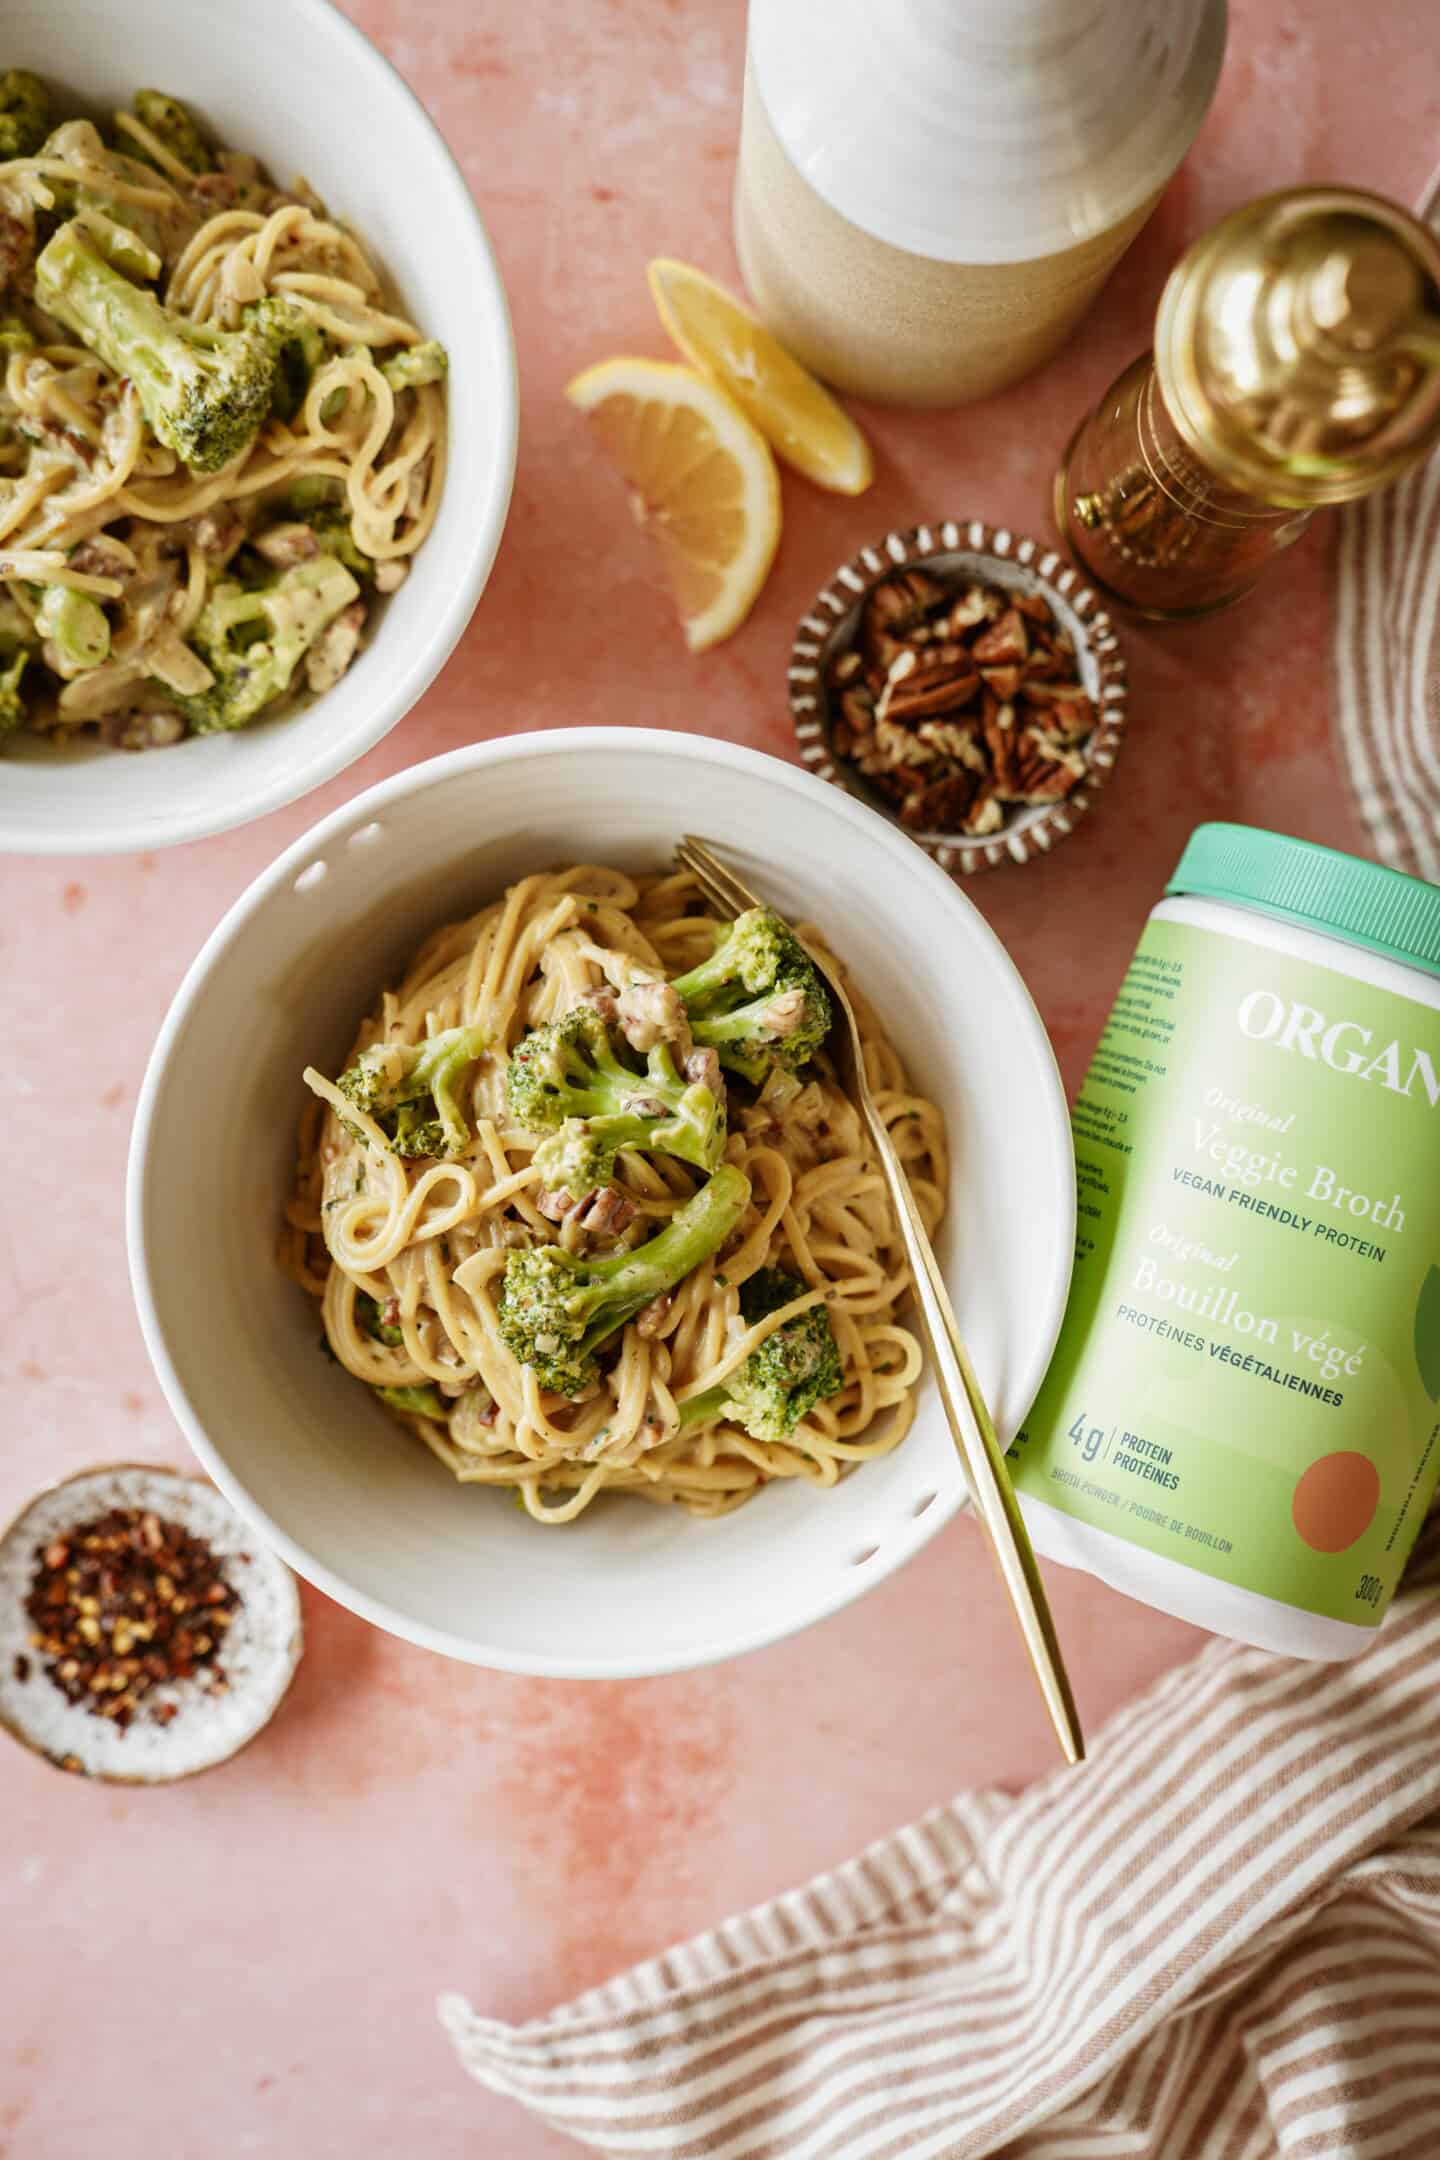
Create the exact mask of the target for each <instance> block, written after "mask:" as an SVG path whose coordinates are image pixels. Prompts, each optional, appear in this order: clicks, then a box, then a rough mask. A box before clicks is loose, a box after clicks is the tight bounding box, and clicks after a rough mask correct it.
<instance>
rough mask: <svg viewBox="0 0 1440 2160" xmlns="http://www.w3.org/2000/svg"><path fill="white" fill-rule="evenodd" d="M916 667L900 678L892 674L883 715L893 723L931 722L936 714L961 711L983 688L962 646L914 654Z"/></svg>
mask: <svg viewBox="0 0 1440 2160" xmlns="http://www.w3.org/2000/svg"><path fill="white" fill-rule="evenodd" d="M911 659H912V661H913V663H914V664H913V665H912V666H911V667H909V668H907V669H906V670H905V672H904V674H903V675H900V676H898V678H897V672H896V671H897V669H898V667H899V665H900V663H899V662H897V663H896V668H892V669H891V672H890V681H889V682H888V683H887V684H886V688H885V695H884V696H883V697H882V699H881V700H880V707H879V710H880V712H881V713H882V714H883V715H884V716H885V717H886V718H887V719H890V720H908V721H914V720H922V719H928V718H929V716H930V715H931V714H932V713H949V712H958V711H959V710H960V708H961V706H962V705H965V704H967V703H968V702H969V700H970V699H971V698H972V697H973V696H974V694H975V692H976V691H977V690H978V689H979V687H980V676H979V674H978V672H977V670H976V669H975V668H974V667H972V666H971V664H970V661H969V658H968V656H967V654H966V653H965V651H964V648H963V647H962V646H959V645H951V644H944V645H932V646H930V647H929V648H928V650H926V651H925V652H923V653H913V654H912V655H911Z"/></svg>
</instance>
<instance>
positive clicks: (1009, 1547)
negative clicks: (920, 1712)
mask: <svg viewBox="0 0 1440 2160" xmlns="http://www.w3.org/2000/svg"><path fill="white" fill-rule="evenodd" d="M675 856H676V860H677V861H678V862H679V863H680V864H681V865H682V866H683V867H684V868H685V869H687V870H690V871H692V872H693V873H694V875H695V876H696V877H697V878H698V879H699V881H700V884H701V885H702V886H703V887H704V889H705V891H706V893H707V894H708V895H709V897H710V898H711V899H712V900H713V901H714V902H715V903H716V905H717V906H719V907H720V908H723V909H724V910H725V912H726V913H727V914H729V915H739V914H742V913H743V912H744V910H745V909H746V908H752V907H765V906H767V905H768V902H766V901H764V900H762V899H761V898H760V896H759V894H758V893H756V892H754V891H752V889H751V888H750V886H748V885H747V884H746V883H745V881H744V879H743V878H741V877H740V876H738V875H737V873H736V872H735V871H733V870H732V869H730V868H729V866H728V865H727V864H726V863H723V862H722V861H721V860H720V858H719V856H718V855H715V854H714V853H712V851H711V850H710V849H709V848H708V847H707V846H706V845H705V843H704V841H703V840H697V839H696V838H695V837H694V835H693V834H691V833H687V834H686V835H685V837H684V839H683V840H682V841H681V843H680V845H679V846H678V847H677V848H676V850H675ZM811 957H812V958H813V959H814V961H815V964H816V966H817V967H819V969H820V970H821V972H822V974H823V975H824V977H825V979H826V981H827V982H828V984H829V985H830V989H831V991H832V993H833V995H834V998H835V1003H836V1005H837V1006H838V1007H839V1011H840V1017H841V1023H842V1024H841V1025H840V1026H839V1027H838V1028H836V1029H834V1030H833V1031H832V1034H831V1039H830V1045H829V1048H830V1053H831V1056H832V1057H833V1058H834V1060H835V1065H836V1071H837V1074H838V1076H839V1079H840V1083H841V1085H842V1086H843V1087H844V1088H845V1090H846V1092H847V1093H848V1094H849V1096H850V1098H851V1100H852V1101H853V1102H854V1103H855V1104H856V1105H857V1107H858V1108H859V1110H860V1113H861V1115H862V1117H863V1118H864V1120H865V1123H866V1126H867V1128H868V1130H869V1133H870V1138H871V1140H872V1141H873V1143H874V1146H875V1151H876V1153H877V1155H878V1156H879V1158H880V1168H881V1170H882V1171H883V1172H884V1176H885V1182H886V1184H887V1185H888V1187H889V1189H890V1197H891V1199H892V1200H893V1202H894V1204H895V1213H896V1217H897V1219H898V1221H899V1225H900V1235H901V1237H902V1239H903V1240H904V1244H905V1251H906V1254H907V1256H908V1258H909V1261H910V1272H911V1276H912V1279H913V1281H914V1286H915V1300H916V1303H917V1305H918V1306H919V1308H920V1315H921V1320H922V1324H923V1328H924V1333H925V1335H926V1337H927V1339H928V1342H929V1346H930V1359H931V1366H932V1369H933V1371H934V1374H935V1379H936V1383H937V1385H938V1387H939V1390H940V1400H941V1402H942V1404H943V1405H944V1409H945V1418H946V1422H947V1423H948V1425H949V1427H950V1435H951V1438H952V1439H953V1440H954V1442H955V1446H956V1449H957V1451H958V1453H959V1456H960V1460H961V1463H962V1464H963V1465H964V1469H965V1476H966V1481H967V1483H968V1484H969V1487H970V1499H971V1503H972V1505H973V1507H974V1509H975V1513H976V1515H977V1516H978V1517H979V1519H980V1523H981V1525H982V1527H983V1528H984V1530H985V1532H986V1535H987V1537H988V1539H989V1543H990V1550H991V1553H992V1555H993V1557H994V1560H995V1564H996V1566H997V1567H998V1569H999V1570H1000V1578H1001V1580H1002V1582H1003V1583H1004V1585H1005V1589H1006V1592H1007V1594H1008V1596H1009V1599H1010V1603H1011V1605H1012V1606H1013V1608H1014V1611H1015V1618H1016V1620H1017V1622H1018V1624H1019V1628H1020V1633H1021V1635H1022V1637H1023V1638H1024V1642H1025V1648H1026V1650H1027V1651H1028V1653H1029V1657H1030V1663H1031V1666H1032V1667H1033V1669H1034V1673H1035V1678H1036V1680H1037V1681H1038V1682H1039V1686H1040V1692H1041V1694H1042V1695H1043V1696H1044V1698H1045V1707H1046V1709H1047V1710H1048V1711H1049V1713H1050V1720H1051V1723H1052V1724H1053V1725H1054V1727H1055V1732H1056V1736H1057V1738H1058V1739H1059V1742H1060V1745H1061V1747H1062V1748H1063V1750H1064V1752H1065V1758H1066V1761H1067V1762H1072V1763H1077V1762H1080V1761H1082V1760H1083V1759H1084V1755H1085V1740H1084V1735H1083V1734H1082V1732H1081V1730H1080V1719H1079V1716H1078V1714H1077V1712H1076V1709H1075V1698H1074V1696H1073V1694H1072V1693H1071V1690H1070V1681H1069V1678H1068V1676H1067V1674H1066V1671H1065V1661H1064V1659H1063V1658H1062V1656H1061V1654H1060V1645H1059V1643H1058V1641H1057V1640H1056V1635H1055V1623H1054V1620H1053V1619H1052V1618H1051V1615H1050V1606H1049V1603H1048V1601H1047V1599H1046V1596H1045V1586H1044V1584H1043V1583H1042V1582H1041V1580H1040V1571H1039V1569H1038V1568H1037V1566H1036V1564H1035V1555H1034V1553H1033V1551H1032V1550H1031V1547H1030V1538H1029V1534H1028V1532H1027V1531H1026V1528H1025V1521H1024V1517H1023V1516H1022V1515H1021V1513H1020V1507H1019V1503H1018V1501H1017V1500H1016V1498H1015V1491H1014V1488H1013V1486H1012V1485H1011V1483H1010V1475H1009V1472H1008V1471H1007V1469H1006V1467H1005V1454H1004V1450H1003V1449H1002V1447H1001V1445H1000V1440H999V1436H998V1435H997V1433H996V1431H995V1423H994V1420H993V1418H992V1417H991V1415H990V1412H989V1409H988V1408H987V1406H986V1402H985V1397H984V1395H983V1394H982V1392H981V1389H980V1384H979V1382H978V1381H977V1379H976V1377H975V1370H974V1367H973V1366H972V1365H971V1362H970V1357H969V1353H968V1352H967V1350H966V1348H965V1344H964V1341H963V1339H962V1337H961V1334H960V1330H959V1328H958V1326H957V1325H956V1321H955V1314H954V1312H953V1310H952V1309H951V1305H950V1298H949V1295H948V1293H947V1291H946V1288H945V1283H944V1278H943V1277H942V1276H941V1273H940V1267H939V1263H938V1262H937V1260H936V1258H935V1254H934V1250H933V1248H932V1247H931V1244H930V1239H929V1237H928V1235H927V1234H926V1230H925V1225H924V1223H923V1222H922V1221H921V1219H920V1211H919V1209H918V1208H917V1207H916V1205H915V1199H914V1195H913V1194H912V1193H911V1190H910V1181H909V1179H908V1178H907V1177H906V1175H905V1172H904V1170H903V1168H902V1167H901V1163H900V1158H899V1156H898V1155H897V1154H896V1152H895V1145H894V1142H893V1141H892V1140H891V1138H890V1134H889V1131H888V1129H887V1127H886V1125H885V1121H884V1119H883V1118H882V1117H881V1115H880V1112H879V1111H878V1110H877V1108H876V1107H875V1100H874V1097H873V1096H872V1095H871V1093H870V1082H869V1079H868V1077H867V1075H866V1071H865V1059H864V1056H863V1054H862V1051H861V1047H860V1030H859V1028H858V1026H857V1024H856V1020H855V1013H854V1009H853V1007H852V1006H851V1003H850V1000H849V998H848V996H847V995H846V992H845V985H844V983H843V982H841V980H840V978H839V975H838V973H837V972H836V970H835V969H834V968H832V967H831V966H829V965H828V964H827V962H826V960H825V958H824V955H823V954H821V953H819V952H812V954H811ZM962 1405H963V1406H964V1407H963V1408H962ZM967 1412H968V1414H967Z"/></svg>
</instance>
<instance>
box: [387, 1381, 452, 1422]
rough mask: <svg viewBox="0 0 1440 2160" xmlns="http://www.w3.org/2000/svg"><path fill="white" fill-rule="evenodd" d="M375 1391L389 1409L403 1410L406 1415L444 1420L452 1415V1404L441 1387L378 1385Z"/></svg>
mask: <svg viewBox="0 0 1440 2160" xmlns="http://www.w3.org/2000/svg"><path fill="white" fill-rule="evenodd" d="M375 1393H376V1394H377V1395H378V1396H379V1398H380V1400H381V1402H383V1403H384V1404H385V1405H386V1407H387V1408H388V1409H391V1410H400V1411H403V1413H404V1415H405V1416H406V1417H428V1418H439V1419H440V1420H441V1421H442V1422H443V1421H444V1420H445V1419H447V1418H448V1417H449V1415H450V1405H449V1404H448V1403H447V1402H446V1400H445V1398H444V1396H443V1395H442V1394H441V1393H440V1390H439V1388H434V1387H377V1388H376V1390H375Z"/></svg>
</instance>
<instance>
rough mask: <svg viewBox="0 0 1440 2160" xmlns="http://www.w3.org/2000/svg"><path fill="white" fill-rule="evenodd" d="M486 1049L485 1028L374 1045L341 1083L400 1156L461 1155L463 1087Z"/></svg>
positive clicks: (466, 1133)
mask: <svg viewBox="0 0 1440 2160" xmlns="http://www.w3.org/2000/svg"><path fill="white" fill-rule="evenodd" d="M484 1048H485V1030H484V1029H483V1028H478V1027H458V1028H446V1029H445V1030H444V1032H443V1033H442V1034H439V1035H431V1036H430V1037H428V1038H427V1040H426V1041H424V1042H420V1043H374V1044H372V1045H371V1047H370V1048H369V1049H368V1050H362V1051H361V1053H360V1055H359V1057H358V1058H356V1060H355V1063H354V1064H353V1065H352V1066H351V1067H350V1068H349V1070H348V1071H347V1072H343V1073H341V1075H340V1078H339V1079H338V1080H337V1081H336V1083H335V1084H336V1086H337V1087H338V1088H339V1090H340V1092H341V1094H342V1095H343V1096H344V1097H345V1098H346V1100H347V1101H349V1102H353V1103H354V1104H355V1106H356V1108H357V1109H360V1110H368V1111H369V1113H370V1115H371V1117H373V1118H374V1120H375V1122H376V1123H377V1125H379V1127H380V1129H381V1131H382V1132H383V1133H384V1134H385V1137H386V1139H387V1140H388V1141H389V1143H390V1145H391V1147H392V1148H393V1149H394V1151H395V1153H396V1154H397V1155H447V1156H453V1155H458V1154H460V1152H461V1151H462V1149H464V1148H465V1147H467V1146H468V1145H469V1141H470V1125H469V1121H468V1120H467V1118H466V1116H465V1112H464V1110H463V1109H462V1108H461V1106H460V1098H459V1088H460V1083H461V1081H462V1080H463V1079H464V1077H465V1075H466V1073H467V1072H468V1071H469V1070H470V1067H471V1066H472V1065H473V1064H474V1063H475V1060H476V1058H478V1057H479V1056H480V1054H481V1052H482V1051H483V1050H484Z"/></svg>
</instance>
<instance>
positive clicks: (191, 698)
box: [170, 555, 360, 735]
mask: <svg viewBox="0 0 1440 2160" xmlns="http://www.w3.org/2000/svg"><path fill="white" fill-rule="evenodd" d="M359 590H360V588H359V586H358V585H357V584H356V582H355V580H354V578H353V577H351V575H350V572H349V571H348V570H347V569H346V568H345V565H344V564H343V563H338V562H336V560H335V558H334V556H333V555H312V556H311V558H310V560H309V561H308V562H302V563H295V564H293V565H292V566H291V568H290V569H288V570H282V571H281V572H279V573H278V575H276V576H274V577H271V578H269V579H267V580H266V582H265V583H263V584H260V585H253V586H249V585H240V584H237V583H236V582H235V581H234V580H233V579H230V578H225V579H222V580H221V582H220V583H219V584H218V585H215V586H214V587H212V589H211V593H210V597H209V599H208V600H207V601H206V603H205V605H204V607H203V608H202V609H201V611H200V614H199V616H198V618H197V620H196V622H195V624H194V627H193V628H192V629H191V631H190V633H189V642H190V644H191V645H192V646H193V647H194V649H195V651H196V652H197V653H198V654H199V655H200V658H201V659H202V660H203V661H204V662H205V665H206V666H207V667H208V668H209V670H210V672H211V674H212V675H213V676H214V677H215V680H214V682H213V683H212V684H211V685H210V688H209V689H208V690H197V691H194V692H187V693H185V694H184V695H183V696H182V695H180V694H179V693H177V692H173V691H172V692H171V693H170V694H171V696H172V697H173V698H174V702H175V704H176V705H177V706H178V707H179V709H180V711H181V712H182V713H184V715H185V717H186V719H187V720H188V721H189V722H190V725H191V727H192V728H193V729H194V730H195V732H196V734H197V735H213V734H215V733H216V732H217V731H219V730H222V729H229V728H241V727H245V726H246V725H247V724H248V723H249V722H250V721H251V720H253V719H254V718H255V715H256V714H257V713H258V712H260V711H261V710H262V709H263V707H265V706H266V705H268V704H269V703H270V702H271V700H272V699H274V698H278V697H280V696H282V695H283V693H284V692H285V691H286V690H288V689H289V687H290V678H291V677H292V676H293V674H294V673H295V670H296V668H297V667H298V666H299V664H300V662H301V660H303V658H304V657H305V654H306V653H307V652H308V651H309V649H310V647H311V646H312V645H313V644H314V643H315V640H316V639H317V638H318V637H319V636H320V634H321V632H322V631H323V630H325V629H327V628H328V627H329V625H330V624H331V623H332V622H333V621H334V620H335V617H336V616H337V615H338V614H339V613H340V611H341V609H342V608H347V607H348V606H349V605H350V602H351V601H352V600H353V599H354V598H355V596H356V594H357V593H358V592H359Z"/></svg>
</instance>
